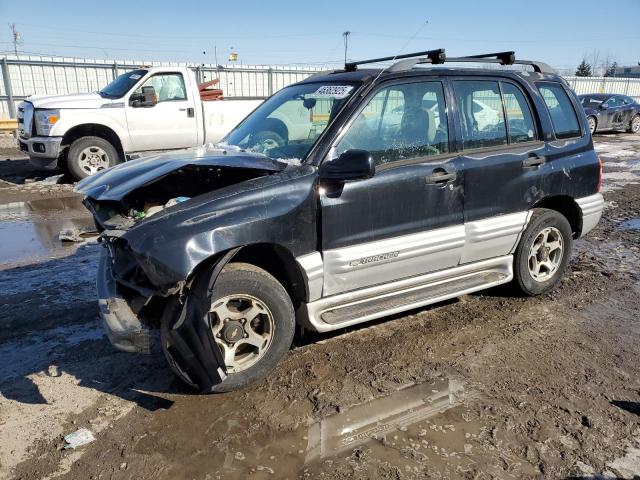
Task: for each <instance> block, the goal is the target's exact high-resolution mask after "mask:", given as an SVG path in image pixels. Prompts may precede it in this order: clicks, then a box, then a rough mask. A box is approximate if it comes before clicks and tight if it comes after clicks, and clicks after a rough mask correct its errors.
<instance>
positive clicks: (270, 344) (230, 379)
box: [162, 263, 295, 392]
mask: <svg viewBox="0 0 640 480" xmlns="http://www.w3.org/2000/svg"><path fill="white" fill-rule="evenodd" d="M209 280H210V279H209V278H208V276H203V278H200V279H198V280H197V282H196V284H195V285H194V295H193V301H195V302H200V303H201V304H202V305H200V308H198V309H195V310H193V311H196V312H205V313H204V315H203V317H204V318H202V319H199V318H196V319H190V320H193V321H196V322H198V321H204V322H206V326H207V328H206V329H201V330H199V333H198V336H199V337H201V338H200V342H199V343H200V344H203V345H204V344H211V345H215V347H217V348H218V350H219V352H220V358H221V359H222V361H223V362H224V364H225V365H224V369H225V370H226V372H227V376H226V378H225V379H224V380H222V381H221V382H220V383H218V384H216V385H213V386H203V385H200V384H199V382H198V378H205V377H207V375H206V374H205V375H202V374H199V372H193V371H191V372H190V371H189V368H193V363H191V367H189V366H188V365H187V363H185V364H181V361H180V358H179V355H175V354H174V351H173V349H172V347H173V346H174V345H172V340H171V336H170V335H168V334H167V333H168V329H170V328H171V327H170V326H169V325H163V326H162V330H163V334H162V347H163V349H164V351H165V355H166V356H167V359H168V360H169V365H170V366H171V368H172V370H173V371H174V373H175V374H176V375H177V376H178V377H179V378H180V379H181V380H183V381H185V382H186V383H187V384H189V385H191V386H194V387H197V388H198V389H200V390H203V391H206V392H228V391H231V390H237V389H240V388H243V387H245V386H247V385H249V384H250V383H252V382H254V381H256V380H258V379H260V378H263V377H265V376H266V375H268V374H269V373H270V372H271V371H272V370H273V369H274V368H275V367H276V365H277V364H278V362H279V361H280V359H281V358H282V357H283V356H284V355H285V354H286V353H287V351H288V350H289V347H290V346H291V342H292V340H293V334H294V332H295V316H294V310H293V304H292V303H291V299H290V298H289V295H288V294H287V291H286V290H285V289H284V287H283V286H282V285H281V284H280V283H279V282H278V281H277V280H276V279H275V278H274V277H273V276H271V275H270V274H269V273H268V272H266V271H265V270H262V269H261V268H258V267H255V266H253V265H250V264H247V263H231V264H228V265H227V266H226V267H225V268H224V269H223V270H222V272H220V275H219V276H218V278H217V279H216V282H215V284H214V286H213V290H212V291H211V294H210V295H207V294H204V295H203V293H205V292H206V290H207V287H208V284H209ZM203 336H205V337H206V338H202V337H203ZM206 363H207V362H203V363H202V364H206ZM209 373H211V372H209ZM210 376H211V375H209V377H210Z"/></svg>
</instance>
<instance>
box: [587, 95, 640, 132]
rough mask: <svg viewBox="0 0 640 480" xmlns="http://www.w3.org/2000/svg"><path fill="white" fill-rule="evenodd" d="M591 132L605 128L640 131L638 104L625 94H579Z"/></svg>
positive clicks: (639, 107)
mask: <svg viewBox="0 0 640 480" xmlns="http://www.w3.org/2000/svg"><path fill="white" fill-rule="evenodd" d="M579 98H580V103H581V104H582V108H584V113H585V114H586V115H587V121H588V122H589V130H591V133H592V134H593V133H595V132H604V131H607V130H626V131H627V132H628V133H638V132H640V104H638V102H636V101H635V100H634V99H633V98H631V97H628V96H626V95H617V94H611V93H593V94H587V95H579Z"/></svg>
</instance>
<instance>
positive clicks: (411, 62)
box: [344, 48, 556, 73]
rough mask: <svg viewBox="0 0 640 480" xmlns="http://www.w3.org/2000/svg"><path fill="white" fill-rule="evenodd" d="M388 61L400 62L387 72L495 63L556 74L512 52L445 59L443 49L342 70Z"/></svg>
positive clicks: (351, 66)
mask: <svg viewBox="0 0 640 480" xmlns="http://www.w3.org/2000/svg"><path fill="white" fill-rule="evenodd" d="M389 60H400V61H399V62H396V63H394V64H393V65H391V66H390V67H389V68H388V69H387V71H388V72H402V71H405V70H411V69H412V68H413V67H415V66H416V65H419V64H425V63H431V64H432V65H439V64H442V63H445V62H456V63H497V64H499V65H528V66H530V67H532V68H533V70H534V71H535V72H538V73H556V71H555V70H554V69H553V68H552V67H550V66H549V65H547V64H546V63H543V62H538V61H532V60H516V54H515V52H513V51H508V52H495V53H483V54H480V55H468V56H465V57H447V55H446V53H445V50H444V48H439V49H437V50H427V51H424V52H416V53H406V54H403V55H396V56H394V57H381V58H373V59H371V60H361V61H358V62H349V63H346V64H345V66H344V69H345V70H346V71H347V72H352V71H354V70H356V69H357V68H358V65H364V64H368V63H378V62H385V61H389Z"/></svg>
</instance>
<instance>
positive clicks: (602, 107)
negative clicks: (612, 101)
mask: <svg viewBox="0 0 640 480" xmlns="http://www.w3.org/2000/svg"><path fill="white" fill-rule="evenodd" d="M607 108H609V105H607V104H606V103H604V102H603V103H601V104H600V110H606V109H607Z"/></svg>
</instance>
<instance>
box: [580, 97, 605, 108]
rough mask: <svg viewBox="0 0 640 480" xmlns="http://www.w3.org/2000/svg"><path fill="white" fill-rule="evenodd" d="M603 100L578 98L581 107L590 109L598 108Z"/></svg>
mask: <svg viewBox="0 0 640 480" xmlns="http://www.w3.org/2000/svg"><path fill="white" fill-rule="evenodd" d="M604 100H605V99H604V98H596V97H581V98H580V102H581V103H582V106H583V107H591V108H596V107H599V106H600V104H601V103H602V102H603V101H604Z"/></svg>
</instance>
